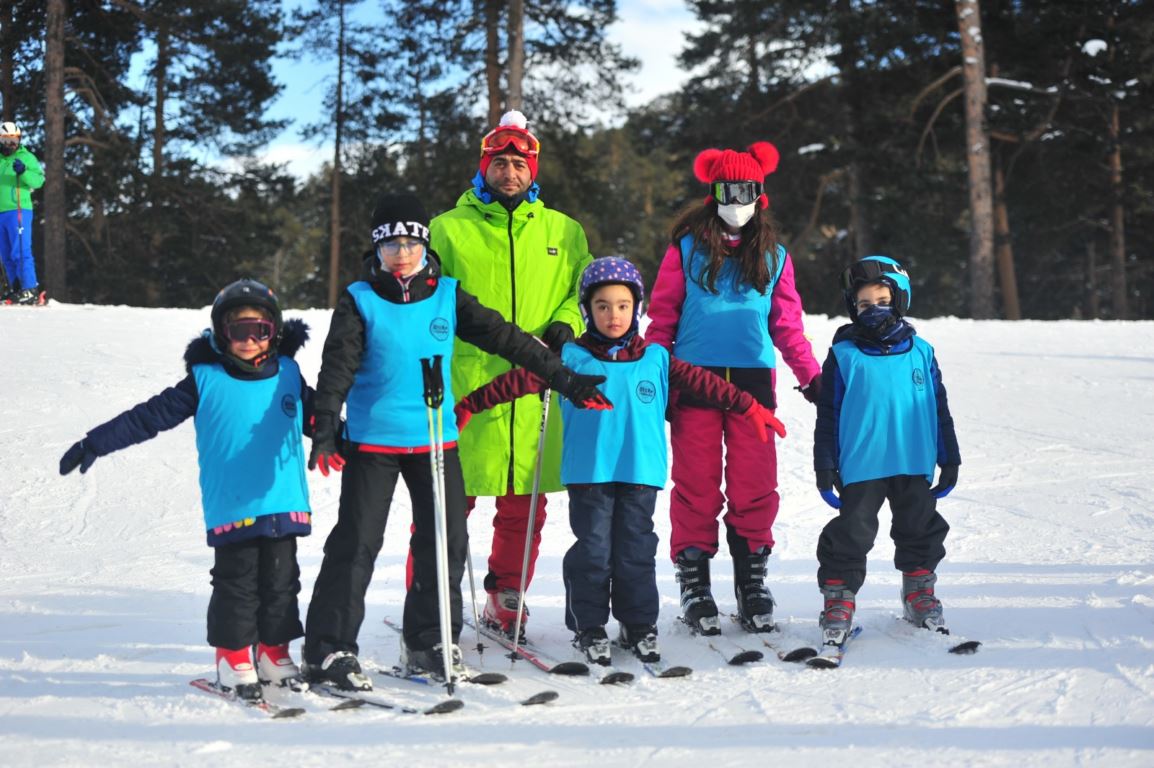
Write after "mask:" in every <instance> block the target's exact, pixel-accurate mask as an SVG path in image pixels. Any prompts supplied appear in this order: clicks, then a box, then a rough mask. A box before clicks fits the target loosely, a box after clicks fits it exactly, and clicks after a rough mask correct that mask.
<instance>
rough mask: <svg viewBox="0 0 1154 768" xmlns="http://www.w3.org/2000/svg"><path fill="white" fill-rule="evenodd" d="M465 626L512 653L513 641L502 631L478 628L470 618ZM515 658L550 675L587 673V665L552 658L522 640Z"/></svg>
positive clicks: (575, 675)
mask: <svg viewBox="0 0 1154 768" xmlns="http://www.w3.org/2000/svg"><path fill="white" fill-rule="evenodd" d="M465 626H467V627H470V628H471V629H473V630H474V631H479V632H480V633H481V634H482V635H483V636H485V637H487V638H489V639H490V640H492V641H493V642H495V643H497V644H498V645H500V646H501V647H502V648H504V649H506V650H508V651H510V653H509V656H510V657H511V656H512V655H513V654H512V650H513V641H512V640H510V639H509V638H508V637H507V636H506V635H505V634H504V633H502V632H498V631H497V630H495V629H493V628H492V627H487V626H485V625H484V624H482V625H481V627H480V628H479V629H478V628H477V627H474V626H473V622H472V620H471V619H465ZM517 658H520V659H524V660H525V661H527V662H529V663H530V664H532V665H533V666H534V667H536V668H537V669H540V670H541V671H543V672H548V673H549V674H551V675H563V676H566V677H582V676H585V675H588V674H589V665H587V664H583V663H582V662H580V661H561V660H559V659H556V658H554V657H553V656H550V655H549V654H548V653H547V652H545V651H544V650H542V649H541V648H538V647H537V646H536V645H535V644H533V643H530V642H522V643H518V644H517Z"/></svg>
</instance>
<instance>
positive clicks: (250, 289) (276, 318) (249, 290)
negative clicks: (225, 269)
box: [212, 277, 284, 349]
mask: <svg viewBox="0 0 1154 768" xmlns="http://www.w3.org/2000/svg"><path fill="white" fill-rule="evenodd" d="M237 307H259V308H260V309H263V310H265V311H266V312H268V313H269V316H270V317H272V323H273V327H274V328H275V329H276V330H275V331H274V332H273V342H272V345H271V347H272V348H273V349H276V347H277V345H278V344H279V343H280V338H281V332H282V331H283V330H284V322H283V318H282V316H281V311H280V302H279V301H278V300H277V297H276V294H275V293H273V292H272V289H271V288H269V287H268V286H267V285H265V284H264V283H261V282H258V281H256V280H252V279H250V278H247V277H246V278H242V279H240V280H237V281H236V282H235V283H229V284H228V285H226V286H225V287H223V288H221V289H220V293H218V294H217V295H216V298H215V299H214V300H213V302H212V332H213V335H214V336H215V337H216V343H217V345H218V346H219V347H220V348H221V349H227V348H228V336H227V334H225V332H224V326H225V323H226V321H227V320H228V313H229V311H230V310H233V309H236V308H237Z"/></svg>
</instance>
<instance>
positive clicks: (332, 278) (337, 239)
mask: <svg viewBox="0 0 1154 768" xmlns="http://www.w3.org/2000/svg"><path fill="white" fill-rule="evenodd" d="M338 29H339V32H338V34H337V104H336V107H337V110H336V111H337V114H336V119H337V124H336V138H335V139H334V141H333V178H332V185H333V203H332V209H331V210H330V213H329V217H330V221H329V307H330V308H332V307H336V305H337V293H338V290H339V288H340V279H341V134H342V133H343V131H344V127H345V4H344V3H343V2H342V3H341V7H340V19H339V20H338Z"/></svg>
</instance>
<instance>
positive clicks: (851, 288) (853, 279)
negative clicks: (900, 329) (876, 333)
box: [841, 256, 910, 320]
mask: <svg viewBox="0 0 1154 768" xmlns="http://www.w3.org/2000/svg"><path fill="white" fill-rule="evenodd" d="M870 283H881V284H883V285H886V286H888V287H889V289H890V292H891V293H892V294H893V302H892V303H891V306H892V307H893V309H894V314H895V315H897V316H898V317H904V316H905V314H906V312H908V311H909V309H910V276H909V274H908V273H907V272H906V271H905V269H903V268H902V265H901V264H899V263H897V262H896V261H894V260H893V259H891V258H890V257H889V256H866V257H865V258H863V259H861V260H860V261H855V262H854V263H853V264H850V265H849V266H848V267H846V268H845V271H844V272H842V275H841V287H842V291H843V293H844V294H845V306H846V309H848V310H849V316H850V318H851V319H853V320H856V319H857V292H858V289H859V288H861V287H862V286H863V285H869V284H870Z"/></svg>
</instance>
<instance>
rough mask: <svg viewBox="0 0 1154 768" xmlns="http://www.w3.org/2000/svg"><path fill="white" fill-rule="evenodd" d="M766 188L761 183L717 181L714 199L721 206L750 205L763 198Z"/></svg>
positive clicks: (713, 190)
mask: <svg viewBox="0 0 1154 768" xmlns="http://www.w3.org/2000/svg"><path fill="white" fill-rule="evenodd" d="M763 191H764V186H763V185H762V183H761V182H760V181H715V182H713V184H712V192H713V197H714V198H715V199H716V200H717V202H718V203H720V204H721V205H749V204H750V203H752V202H755V201H756V200H757V198H759V197H761V193H762V192H763Z"/></svg>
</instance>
